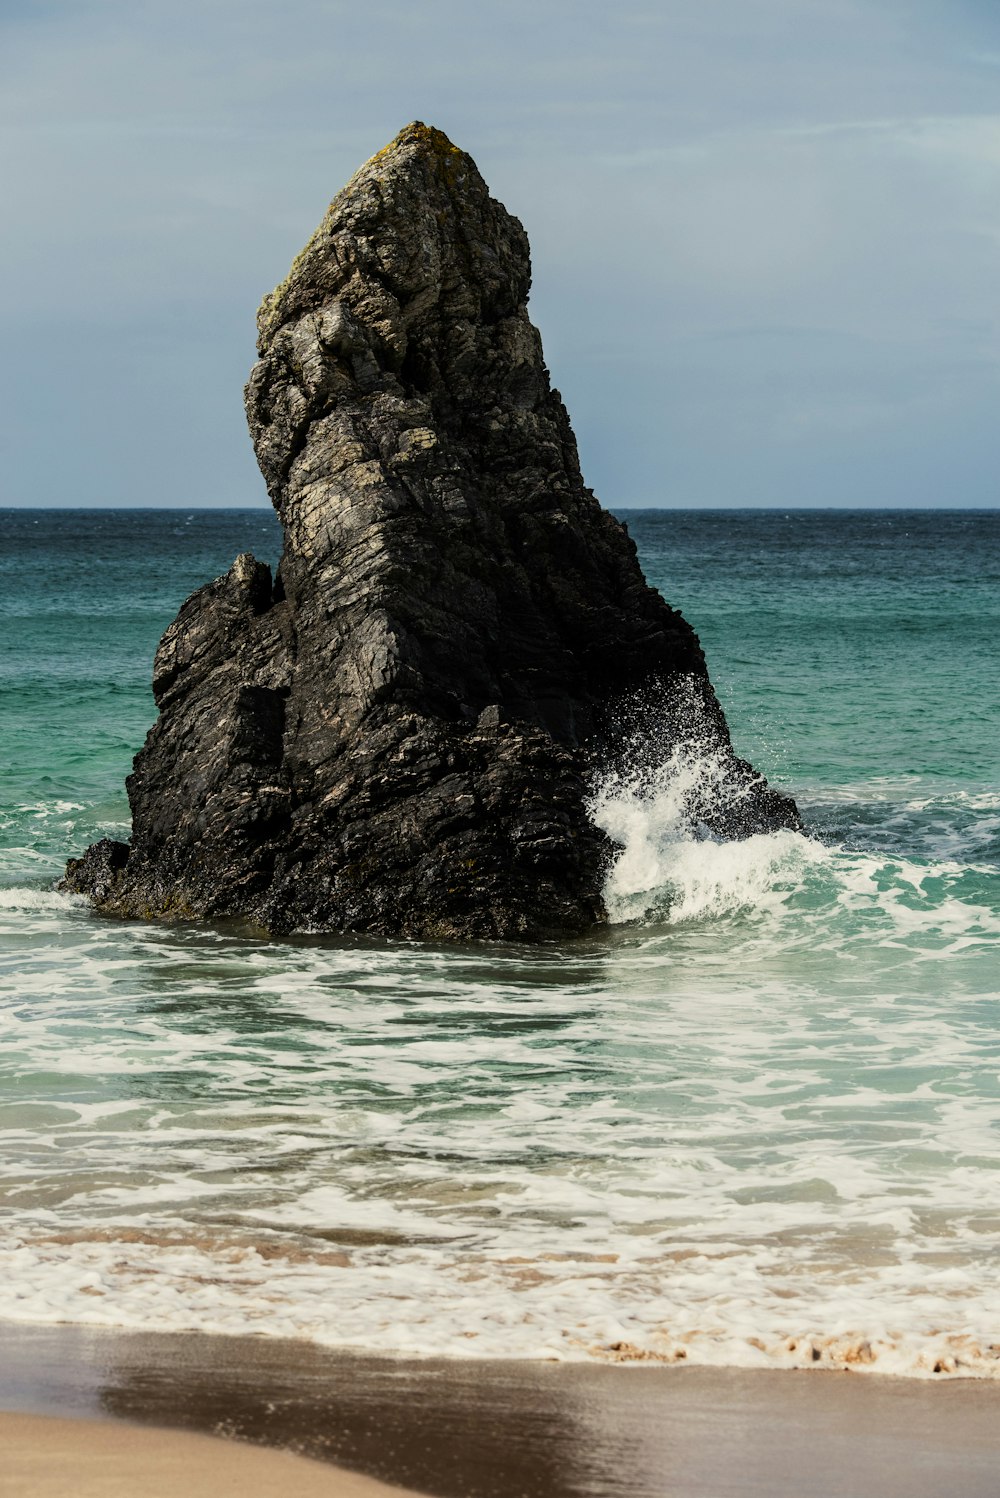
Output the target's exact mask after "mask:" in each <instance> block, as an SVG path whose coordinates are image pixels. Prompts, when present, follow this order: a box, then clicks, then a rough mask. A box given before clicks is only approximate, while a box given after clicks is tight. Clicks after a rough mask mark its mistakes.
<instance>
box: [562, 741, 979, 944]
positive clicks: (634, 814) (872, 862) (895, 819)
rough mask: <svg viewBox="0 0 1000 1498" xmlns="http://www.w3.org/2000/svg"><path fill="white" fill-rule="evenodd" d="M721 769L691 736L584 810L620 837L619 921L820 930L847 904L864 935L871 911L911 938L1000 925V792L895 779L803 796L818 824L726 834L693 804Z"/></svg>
mask: <svg viewBox="0 0 1000 1498" xmlns="http://www.w3.org/2000/svg"><path fill="white" fill-rule="evenodd" d="M726 775H727V768H726V763H725V758H724V756H723V754H722V753H721V752H719V751H717V750H715V749H713V748H706V747H705V745H704V743H703V742H702V743H699V742H697V741H687V742H684V743H681V744H679V745H676V746H675V747H674V748H673V749H672V750H671V751H670V753H669V754H668V755H667V756H666V757H665V759H664V760H663V762H662V763H661V764H659V765H657V766H655V767H653V768H652V769H650V768H649V767H647V766H640V767H638V768H632V769H629V768H626V769H624V770H617V771H615V772H613V773H610V774H607V775H605V776H604V777H603V778H602V779H601V780H600V781H599V783H598V784H597V785H596V786H595V787H594V790H593V792H592V794H591V798H590V802H589V813H590V816H591V818H592V819H593V821H594V822H595V823H596V825H597V826H599V827H600V828H601V829H602V830H603V831H605V832H606V833H607V834H608V836H609V837H610V838H611V840H612V842H613V843H614V844H615V845H616V848H617V851H616V852H615V853H614V855H613V857H612V859H611V862H610V864H609V867H608V870H607V874H606V878H605V884H604V898H605V904H606V906H607V910H608V914H609V917H610V919H611V921H612V923H613V924H616V925H622V924H626V925H627V924H631V925H641V926H652V925H657V924H660V923H664V922H666V923H668V924H670V925H678V924H681V923H688V922H697V921H703V920H713V921H717V920H719V919H720V918H725V917H727V916H734V915H742V916H743V917H753V918H755V919H757V920H760V919H763V918H766V917H768V916H770V917H773V918H778V919H781V918H784V917H786V916H789V915H794V916H795V917H796V918H797V919H798V920H799V921H800V924H801V922H802V918H803V917H804V918H805V926H807V927H808V928H810V929H811V930H812V933H813V935H815V928H816V926H817V925H821V924H824V923H826V924H828V925H829V923H831V922H837V923H839V924H840V925H841V926H843V922H844V918H845V917H847V916H850V915H853V916H854V918H855V920H856V922H857V924H858V930H857V934H858V936H859V937H860V936H861V935H862V934H864V935H865V936H866V937H870V936H871V934H872V933H871V928H870V920H871V918H873V917H874V918H876V919H878V920H880V921H881V922H882V923H883V924H885V925H886V926H888V927H892V928H893V929H894V930H896V931H898V932H900V933H904V934H908V935H911V936H913V935H916V934H918V933H919V932H920V931H923V932H925V933H926V934H934V933H949V934H950V935H951V936H953V937H955V938H956V939H958V938H960V937H961V936H962V935H963V933H964V934H966V935H969V936H971V937H972V938H978V937H981V936H982V937H985V936H986V935H995V934H997V933H1000V908H998V895H1000V889H998V882H997V875H998V871H997V868H996V866H995V865H994V864H993V863H992V862H991V861H990V855H991V853H992V852H993V851H995V846H996V840H997V835H998V831H1000V798H998V796H997V795H996V793H995V792H982V793H978V794H970V793H968V792H964V791H950V792H948V791H946V792H945V793H943V794H942V793H940V792H939V793H937V794H933V793H930V792H924V793H917V794H914V790H915V788H914V787H913V786H912V785H909V786H905V787H900V786H898V785H897V786H892V787H889V786H880V787H878V788H876V789H874V790H873V788H872V787H866V788H860V787H859V788H858V791H859V792H861V794H854V793H852V791H851V790H845V791H844V792H843V793H842V794H840V795H839V796H836V797H825V798H822V799H817V798H812V799H810V798H808V797H802V798H800V804H801V807H802V811H803V815H804V817H805V819H806V821H807V824H809V825H810V827H811V829H812V830H811V832H809V833H807V834H801V833H796V832H790V831H787V830H782V831H777V832H772V833H762V834H758V835H756V836H753V837H749V838H744V839H741V840H736V841H723V840H721V839H719V838H717V837H714V836H712V835H711V833H709V832H708V830H707V829H706V828H705V827H704V825H702V824H701V823H700V822H699V820H698V816H697V810H696V808H697V807H698V806H699V805H704V804H705V802H706V800H708V799H710V798H711V796H712V794H713V792H714V791H717V790H718V788H719V787H720V786H722V785H723V784H724V783H725V778H726ZM901 790H902V791H903V794H902V795H900V794H899V792H900V791H901ZM844 934H845V933H844V932H843V931H841V932H840V935H844Z"/></svg>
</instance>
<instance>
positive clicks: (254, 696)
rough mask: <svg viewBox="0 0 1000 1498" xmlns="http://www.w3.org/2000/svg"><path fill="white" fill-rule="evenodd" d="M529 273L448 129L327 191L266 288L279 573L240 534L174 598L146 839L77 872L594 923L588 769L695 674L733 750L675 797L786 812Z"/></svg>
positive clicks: (263, 342) (227, 891)
mask: <svg viewBox="0 0 1000 1498" xmlns="http://www.w3.org/2000/svg"><path fill="white" fill-rule="evenodd" d="M528 285H529V258H528V242H527V239H526V237H525V233H524V230H523V229H522V227H521V225H520V223H519V222H518V221H517V219H515V218H512V217H511V215H510V214H509V213H507V212H506V210H505V209H504V208H503V207H502V206H501V205H500V204H499V203H497V202H496V201H495V200H494V199H493V198H491V197H490V195H489V191H488V189H487V187H486V184H485V183H484V181H483V179H482V177H481V176H480V174H479V172H478V171H477V169H476V167H475V164H474V163H473V161H472V160H471V159H470V157H468V156H467V155H466V154H465V153H464V152H462V151H460V150H458V149H457V148H456V147H455V146H453V145H452V144H451V142H450V141H449V140H448V139H447V138H446V137H445V136H444V135H442V134H441V133H440V131H437V130H432V129H428V128H427V127H426V126H424V125H421V124H414V125H410V126H409V127H408V128H407V129H405V130H403V131H402V132H401V133H400V134H399V135H398V136H397V137H396V139H395V140H394V141H393V142H392V143H391V144H390V145H389V146H387V147H386V148H385V150H383V151H381V152H380V153H379V154H378V155H377V156H375V157H373V158H372V160H371V161H369V162H368V163H367V164H366V165H365V166H364V167H362V169H361V170H360V171H359V172H358V174H357V175H356V176H355V177H354V178H353V180H352V181H351V182H350V183H349V184H348V185H347V187H345V188H344V190H343V191H342V192H341V193H340V194H339V195H338V196H337V197H336V198H335V199H334V201H333V203H332V204H331V205H330V208H329V210H328V212H327V214H326V217H325V218H324V219H323V222H322V223H321V225H320V227H319V228H318V229H317V231H316V233H315V234H314V235H313V237H312V239H311V240H310V241H309V243H308V244H307V245H306V247H305V249H304V250H303V251H302V253H301V254H300V255H299V256H298V258H297V259H296V261H295V263H294V265H293V266H292V269H291V272H290V274H289V276H288V278H287V279H286V280H285V281H284V282H283V283H282V285H281V286H279V287H278V289H277V290H276V291H274V292H272V293H271V295H270V296H268V297H266V298H265V300H264V303H263V305H262V307H261V309H260V312H259V315H258V328H259V334H260V337H259V343H258V348H259V354H260V359H259V362H258V363H257V365H256V366H255V368H254V370H253V372H252V374H251V376H250V380H249V383H248V385H247V390H246V409H247V416H248V420H249V424H250V431H251V434H252V437H253V441H254V446H255V448H256V452H257V457H258V461H259V463H260V467H261V470H262V472H263V474H264V478H265V480H266V482H267V486H268V491H269V493H270V495H271V499H272V501H273V503H274V505H275V508H276V509H277V511H278V514H279V516H280V518H281V521H282V524H283V527H284V552H283V555H282V559H281V563H280V566H279V568H278V571H277V575H276V577H275V578H274V579H273V581H272V578H271V574H270V571H269V569H268V568H267V567H266V566H264V565H263V564H262V563H260V562H257V561H255V560H254V558H253V557H251V556H241V557H238V558H237V559H236V561H235V563H234V564H233V566H232V568H231V569H230V571H229V572H228V573H227V574H226V576H225V577H222V578H220V579H218V580H217V581H216V582H213V583H210V584H209V585H208V586H207V587H204V588H202V589H201V590H200V591H199V592H197V593H195V594H194V595H193V597H191V598H189V599H188V601H187V602H186V603H185V604H184V606H183V607H182V609H181V611H180V613H179V614H178V616H177V618H176V620H175V621H174V623H173V624H172V625H171V626H170V628H169V629H168V630H167V632H166V634H165V635H164V638H163V641H162V643H161V645H160V648H159V650H158V652H157V655H156V661H155V666H154V678H153V690H154V694H155V697H156V702H157V706H158V708H159V717H158V720H157V722H156V724H155V725H154V727H153V728H152V730H151V731H150V734H149V737H148V738H147V741H146V744H145V747H144V748H143V749H142V751H141V752H140V753H139V755H138V756H137V758H136V761H135V768H134V772H133V774H132V775H131V776H130V777H129V780H128V792H129V799H130V802H131V806H132V814H133V836H132V842H131V844H130V845H125V844H121V843H112V842H108V841H105V842H102V843H98V844H96V845H95V846H94V847H93V848H91V849H89V850H88V852H87V853H86V854H85V855H84V857H83V858H82V859H80V860H75V861H73V862H71V863H70V865H69V867H68V870H67V875H66V885H67V887H69V888H72V889H76V890H80V891H83V892H85V893H87V894H89V895H90V896H91V897H92V898H93V900H94V901H95V903H96V904H97V905H99V906H100V907H101V908H103V909H105V910H108V911H112V912H117V913H120V914H123V915H129V916H135V915H141V916H147V917H159V916H172V915H173V916H184V915H188V916H199V917H216V918H217V917H226V916H239V917H244V918H246V919H249V920H250V921H252V922H253V923H254V924H256V925H258V926H261V927H263V928H265V929H267V930H270V931H272V932H276V933H277V932H288V931H292V930H332V931H371V932H379V933H384V934H405V935H408V936H415V937H434V938H442V937H445V938H452V937H460V938H461V937H479V938H483V937H485V938H518V939H528V940H535V939H539V938H545V937H551V936H556V935H565V934H571V933H577V932H583V931H586V930H587V929H588V928H590V927H592V926H593V925H594V924H595V923H597V922H600V921H601V920H602V919H603V907H602V902H601V882H602V873H603V869H604V867H605V863H606V859H607V854H608V849H607V846H606V842H605V839H604V837H603V835H602V834H601V833H600V832H599V831H598V830H597V829H596V828H595V827H594V826H593V825H592V824H591V823H590V821H589V820H588V817H587V812H586V803H587V794H588V784H589V779H590V777H592V776H593V775H594V774H595V773H596V772H598V771H599V770H600V768H601V767H602V766H606V765H607V764H609V763H611V762H612V761H613V760H614V759H615V758H616V757H621V755H622V754H623V753H624V752H625V748H624V746H625V745H626V744H628V745H630V746H631V750H630V752H635V751H636V746H639V748H638V752H640V753H644V754H648V755H649V756H650V758H651V759H655V758H656V756H658V755H662V754H663V753H664V752H666V751H667V750H668V749H669V746H670V744H671V743H673V742H674V741H676V739H677V737H678V736H683V734H684V733H685V732H686V731H693V730H688V729H686V728H685V723H686V722H688V721H689V715H688V714H687V712H686V711H685V712H684V713H681V714H678V712H677V711H676V710H675V709H676V705H677V704H678V703H679V702H681V701H684V702H687V703H690V701H691V696H692V693H693V694H694V697H695V698H696V699H697V704H698V712H697V713H696V714H695V715H694V716H695V718H696V719H697V720H698V727H697V732H698V733H700V734H705V733H708V735H709V736H710V737H711V738H712V739H713V741H714V744H715V747H716V750H717V754H718V755H721V762H722V763H723V764H724V766H725V773H724V775H723V777H722V781H721V783H720V785H718V786H717V787H716V790H715V791H714V792H713V797H712V801H711V804H706V805H703V806H700V807H697V808H693V809H692V814H693V815H697V816H698V817H699V818H700V819H701V820H702V821H703V822H705V823H706V824H707V825H708V827H709V828H710V829H711V830H713V831H715V832H718V833H721V834H723V835H732V836H740V835H744V834H746V833H749V832H753V831H757V830H760V829H768V828H772V827H775V826H779V825H792V826H794V825H796V824H797V817H796V812H795V808H794V806H793V804H792V803H791V802H790V801H789V800H787V798H784V797H782V796H780V795H778V794H777V793H776V792H774V791H773V790H771V789H770V788H769V787H768V786H767V785H766V783H765V782H764V781H763V779H762V778H761V777H760V776H759V775H757V774H755V772H754V771H753V770H751V768H750V767H749V766H748V765H746V764H744V763H743V762H742V761H740V760H738V759H736V758H735V756H734V755H733V754H732V751H731V749H730V748H729V739H728V734H727V731H726V726H725V722H724V719H723V716H722V713H721V710H720V709H719V706H718V703H717V702H716V700H715V697H714V694H713V693H712V689H711V686H710V685H709V681H708V676H707V674H706V670H705V663H704V659H703V656H702V652H701V649H700V647H699V644H698V640H697V638H696V637H695V635H694V633H693V631H692V630H691V628H690V626H689V625H688V624H687V623H686V622H685V620H684V619H683V618H682V617H681V616H680V614H678V613H677V612H676V611H675V610H674V609H671V608H669V607H668V606H667V604H666V603H665V602H664V601H663V599H662V598H661V597H660V596H659V594H658V593H656V592H655V591H654V590H653V589H652V588H650V587H649V586H648V585H647V584H646V582H645V580H644V578H643V576H642V573H641V570H640V568H639V565H638V562H637V560H636V554H635V548H634V546H633V544H632V542H631V541H630V540H629V537H628V535H627V532H626V530H625V528H624V527H623V526H622V525H621V524H620V523H619V522H618V521H617V520H615V519H614V518H613V517H612V516H611V515H610V514H608V513H607V512H606V511H605V510H603V509H602V508H601V507H600V505H599V504H598V502H597V500H596V499H595V498H594V496H593V494H592V493H591V492H590V490H589V489H587V488H586V487H585V486H584V483H583V479H582V477H581V474H580V467H579V462H578V459H577V451H576V443H575V441H574V438H573V433H572V431H571V429H570V424H569V419H568V417H567V414H566V411H565V408H564V407H563V404H562V401H561V400H560V398H559V395H558V392H556V391H555V390H553V389H552V388H551V386H550V384H549V378H548V373H547V371H546V368H545V365H544V362H543V359H542V349H541V343H540V340H539V336H538V333H537V331H536V330H535V328H534V327H533V325H532V323H531V322H530V320H529V318H528V314H527V311H526V300H527V296H528ZM672 704H673V707H672Z"/></svg>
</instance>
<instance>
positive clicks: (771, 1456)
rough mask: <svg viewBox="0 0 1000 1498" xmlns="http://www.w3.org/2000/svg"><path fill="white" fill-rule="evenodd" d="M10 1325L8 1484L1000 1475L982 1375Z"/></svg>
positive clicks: (991, 1480) (747, 1490) (835, 1486)
mask: <svg viewBox="0 0 1000 1498" xmlns="http://www.w3.org/2000/svg"><path fill="white" fill-rule="evenodd" d="M0 1345H2V1363H0V1370H2V1371H0V1408H3V1409H6V1410H9V1411H13V1412H18V1414H17V1418H12V1417H11V1416H7V1417H5V1418H4V1419H3V1421H2V1424H0V1438H2V1441H3V1449H4V1454H5V1458H6V1460H5V1464H4V1477H3V1482H4V1486H3V1487H2V1488H0V1491H2V1493H3V1498H27V1495H28V1494H29V1493H30V1494H31V1495H32V1498H62V1495H64V1494H65V1495H66V1498H69V1495H70V1494H72V1498H91V1495H93V1498H114V1495H115V1494H116V1493H118V1492H123V1493H124V1492H134V1491H138V1490H139V1489H140V1488H141V1491H142V1492H143V1494H144V1498H160V1494H161V1493H162V1495H163V1498H171V1495H173V1494H175V1493H176V1494H178V1495H180V1494H183V1498H198V1495H200V1493H201V1492H202V1491H204V1492H205V1494H206V1495H207V1494H208V1493H209V1492H212V1493H224V1492H228V1491H233V1492H235V1491H237V1490H239V1492H240V1494H241V1498H252V1495H254V1494H256V1493H260V1494H264V1493H270V1492H277V1491H285V1490H286V1489H288V1488H294V1489H295V1490H296V1491H297V1492H299V1493H302V1494H306V1495H312V1494H316V1495H317V1498H319V1495H326V1494H329V1495H330V1498H336V1495H338V1494H343V1495H344V1498H355V1495H356V1498H364V1495H366V1494H371V1495H372V1498H374V1495H376V1494H378V1493H380V1492H385V1491H389V1490H388V1489H386V1488H385V1487H384V1486H381V1485H384V1484H386V1483H388V1484H390V1485H392V1486H393V1487H395V1488H396V1489H398V1488H400V1487H402V1488H405V1489H407V1490H410V1491H416V1492H422V1493H427V1494H435V1495H440V1498H584V1495H589V1498H593V1495H603V1498H662V1495H665V1494H669V1495H671V1498H730V1495H731V1498H751V1495H754V1498H801V1495H802V1494H803V1493H804V1492H806V1491H808V1492H809V1494H810V1495H811V1498H827V1495H828V1498H834V1495H838V1498H841V1495H843V1494H845V1493H847V1494H850V1495H851V1498H862V1495H866V1494H873V1495H875V1494H877V1495H879V1498H924V1495H926V1498H931V1495H934V1498H937V1495H938V1494H940V1493H941V1492H942V1491H949V1490H951V1491H960V1492H961V1493H962V1495H963V1498H994V1495H995V1494H996V1490H997V1479H996V1471H997V1464H998V1462H1000V1421H998V1414H1000V1387H998V1386H997V1385H996V1384H995V1383H992V1382H986V1381H977V1380H937V1381H935V1380H915V1379H900V1378H896V1379H894V1378H885V1377H881V1376H878V1375H871V1374H851V1373H827V1372H816V1373H810V1372H773V1371H767V1370H764V1371H760V1372H743V1371H740V1370H735V1369H713V1368H699V1367H691V1368H664V1367H656V1366H650V1365H648V1364H646V1365H637V1366H617V1367H615V1366H603V1365H595V1364H565V1363H563V1364H555V1363H524V1362H517V1361H510V1362H486V1361H476V1360H472V1359H470V1360H467V1361H462V1360H451V1361H445V1360H427V1361H423V1362H416V1361H404V1360H393V1359H385V1358H382V1359H376V1358H367V1357H355V1356H347V1355H344V1354H337V1353H332V1352H326V1351H324V1350H322V1349H319V1348H316V1347H313V1346H310V1345H309V1344H305V1343H299V1342H281V1341H278V1340H272V1339H249V1338H229V1337H210V1336H200V1335H183V1334H163V1335H147V1334H137V1333H118V1332H105V1331H96V1330H94V1331H91V1330H87V1329H85V1328H78V1327H66V1326H63V1327H29V1326H10V1325H8V1326H5V1327H3V1328H2V1331H0ZM24 1416H32V1417H35V1418H33V1419H25V1418H24ZM52 1417H58V1418H57V1419H53V1418H52ZM40 1420H44V1424H42V1423H39V1421H40ZM140 1427H146V1428H140ZM207 1436H214V1437H216V1439H214V1440H208V1439H206V1437H207ZM220 1436H221V1437H228V1438H229V1439H228V1440H219V1439H218V1437H220ZM246 1443H254V1444H253V1445H249V1444H246ZM255 1447H256V1448H257V1449H255ZM261 1447H269V1448H272V1449H270V1450H262V1449H260V1448H261ZM293 1452H294V1453H296V1458H294V1459H293V1456H292V1455H291V1454H290V1453H293ZM306 1458H309V1459H310V1460H306ZM316 1459H319V1460H316ZM275 1464H277V1465H275ZM327 1464H333V1468H332V1469H331V1466H330V1465H327ZM293 1467H294V1472H293ZM341 1469H347V1470H346V1471H344V1470H341ZM154 1471H155V1472H156V1473H157V1474H158V1475H157V1478H156V1480H157V1481H158V1482H159V1483H160V1484H161V1486H160V1487H155V1488H154V1487H153V1486H152V1485H151V1484H152V1479H151V1478H150V1477H149V1473H151V1472H154ZM68 1472H69V1473H70V1474H71V1476H72V1486H67V1473H68ZM356 1473H360V1474H364V1475H365V1476H366V1477H367V1478H371V1479H375V1480H376V1482H375V1483H374V1485H373V1483H372V1482H363V1481H362V1480H361V1479H360V1478H359V1477H357V1476H355V1475H354V1474H356ZM140 1477H141V1483H140V1481H139V1479H140ZM88 1482H89V1483H90V1484H91V1485H90V1486H86V1483H88ZM196 1482H203V1483H204V1484H205V1486H204V1487H203V1488H198V1487H197V1486H196V1485H195V1483H196Z"/></svg>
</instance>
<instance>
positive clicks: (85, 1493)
mask: <svg viewBox="0 0 1000 1498" xmlns="http://www.w3.org/2000/svg"><path fill="white" fill-rule="evenodd" d="M0 1450H2V1452H3V1471H2V1474H0V1492H2V1493H3V1495H4V1498H133V1495H134V1494H136V1493H142V1495H143V1498H174V1495H176V1494H180V1493H183V1494H184V1495H185V1498H218V1495H219V1494H222V1493H239V1494H240V1495H241V1498H272V1495H273V1494H275V1493H295V1494H296V1495H297V1498H392V1495H396V1498H399V1495H400V1493H401V1491H402V1490H401V1489H400V1488H393V1487H387V1486H386V1484H385V1483H382V1482H376V1481H375V1480H374V1479H373V1478H370V1477H361V1476H359V1475H358V1474H357V1473H354V1472H342V1471H340V1470H338V1469H335V1468H332V1467H330V1466H327V1465H325V1464H324V1463H322V1462H317V1461H310V1460H309V1459H308V1458H307V1457H302V1456H296V1455H294V1453H292V1452H288V1451H262V1450H260V1449H259V1448H256V1447H253V1446H248V1445H245V1444H241V1443H239V1442H236V1441H226V1440H220V1439H218V1438H215V1439H213V1438H212V1437H211V1436H201V1435H195V1434H192V1433H191V1432H190V1431H176V1430H146V1429H143V1428H142V1427H141V1426H135V1425H125V1424H121V1423H118V1422H117V1421H116V1422H108V1421H103V1422H97V1421H88V1420H60V1419H54V1418H51V1417H49V1416H46V1415H16V1414H13V1415H12V1414H5V1415H0Z"/></svg>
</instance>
